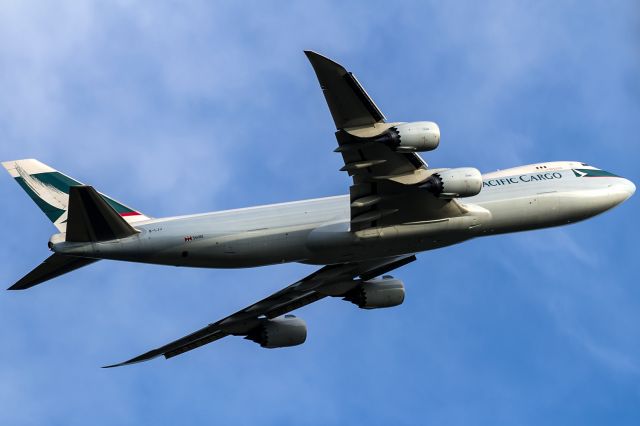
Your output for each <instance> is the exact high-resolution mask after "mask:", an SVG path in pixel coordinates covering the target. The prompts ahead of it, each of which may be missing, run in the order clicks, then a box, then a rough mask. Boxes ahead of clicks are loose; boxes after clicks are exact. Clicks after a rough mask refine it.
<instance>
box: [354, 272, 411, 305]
mask: <svg viewBox="0 0 640 426" xmlns="http://www.w3.org/2000/svg"><path fill="white" fill-rule="evenodd" d="M343 299H344V300H347V301H349V302H351V303H353V304H355V305H358V307H359V308H362V309H377V308H390V307H392V306H398V305H400V304H402V302H404V284H402V281H400V280H397V279H395V278H393V277H391V276H389V275H385V276H384V277H382V278H378V279H375V280H369V281H363V282H361V283H360V284H358V286H357V287H355V288H354V289H352V290H350V291H349V292H348V293H346V294H345V295H344V297H343Z"/></svg>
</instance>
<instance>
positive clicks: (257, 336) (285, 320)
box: [245, 315, 307, 349]
mask: <svg viewBox="0 0 640 426" xmlns="http://www.w3.org/2000/svg"><path fill="white" fill-rule="evenodd" d="M245 339H248V340H252V341H254V342H256V343H257V344H259V345H260V346H262V347H263V348H269V349H273V348H284V347H287V346H297V345H301V344H303V343H304V342H305V340H307V324H306V323H305V322H304V320H303V319H301V318H298V317H296V316H294V315H285V316H284V317H279V318H274V319H271V320H264V321H263V322H262V324H260V325H259V326H258V327H257V328H256V329H254V330H252V331H251V333H249V334H248V335H247V337H245Z"/></svg>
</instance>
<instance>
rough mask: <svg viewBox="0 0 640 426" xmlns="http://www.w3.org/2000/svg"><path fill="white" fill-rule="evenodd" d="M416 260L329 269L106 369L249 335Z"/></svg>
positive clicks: (388, 260)
mask: <svg viewBox="0 0 640 426" xmlns="http://www.w3.org/2000/svg"><path fill="white" fill-rule="evenodd" d="M415 259H416V258H415V256H414V255H409V256H398V257H392V258H386V259H377V260H371V261H365V262H358V263H344V264H337V265H328V266H325V267H323V268H321V269H319V270H318V271H316V272H314V273H313V274H311V275H309V276H307V277H305V278H303V279H301V280H300V281H297V282H295V283H293V284H291V285H289V286H288V287H285V288H284V289H282V290H280V291H278V292H276V293H274V294H272V295H271V296H269V297H267V298H265V299H262V300H260V301H259V302H256V303H254V304H253V305H250V306H247V307H246V308H244V309H241V310H240V311H238V312H236V313H234V314H232V315H229V316H228V317H226V318H223V319H221V320H219V321H217V322H214V323H212V324H209V325H207V326H206V327H204V328H201V329H200V330H198V331H196V332H194V333H191V334H189V335H188V336H185V337H182V338H180V339H178V340H175V341H173V342H171V343H169V344H166V345H164V346H161V347H159V348H156V349H153V350H151V351H149V352H146V353H144V354H142V355H139V356H137V357H135V358H132V359H130V360H128V361H125V362H121V363H118V364H113V365H108V366H105V367H104V368H111V367H119V366H122V365H128V364H134V363H138V362H142V361H148V360H150V359H152V358H156V357H158V356H160V355H163V356H164V357H165V358H166V359H169V358H171V357H174V356H176V355H180V354H183V353H185V352H188V351H190V350H192V349H196V348H199V347H200V346H203V345H206V344H207V343H211V342H214V341H216V340H218V339H221V338H223V337H226V336H229V335H234V336H248V335H249V334H250V333H251V331H253V330H255V329H256V328H257V327H259V326H260V325H261V323H262V321H264V320H265V319H273V318H276V317H279V316H281V315H284V314H286V313H288V312H291V311H293V310H294V309H298V308H301V307H303V306H306V305H308V304H310V303H313V302H315V301H317V300H320V299H323V298H324V297H327V296H341V295H343V294H345V293H346V292H348V291H349V290H351V289H352V288H354V287H355V286H356V285H358V284H359V283H360V282H361V281H365V280H369V279H372V278H375V277H377V276H379V275H382V274H384V273H386V272H389V271H391V270H393V269H396V268H399V267H401V266H403V265H406V264H407V263H410V262H412V261H414V260H415ZM356 277H359V279H356Z"/></svg>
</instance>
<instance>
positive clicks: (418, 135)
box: [365, 121, 440, 152]
mask: <svg viewBox="0 0 640 426" xmlns="http://www.w3.org/2000/svg"><path fill="white" fill-rule="evenodd" d="M365 139H366V138H365ZM370 140H373V141H375V142H380V143H384V144H386V145H388V146H389V147H390V148H392V149H394V150H395V151H399V152H424V151H433V150H434V149H436V148H437V147H438V144H440V128H439V127H438V125H437V124H436V123H434V122H432V121H415V122H412V123H400V124H397V125H395V126H393V127H391V128H389V129H388V130H386V131H385V132H384V133H382V134H381V135H378V136H374V137H373V138H371V139H370Z"/></svg>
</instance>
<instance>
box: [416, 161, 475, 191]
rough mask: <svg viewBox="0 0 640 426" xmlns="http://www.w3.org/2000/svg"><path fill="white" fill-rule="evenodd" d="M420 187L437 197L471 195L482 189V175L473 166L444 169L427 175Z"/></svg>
mask: <svg viewBox="0 0 640 426" xmlns="http://www.w3.org/2000/svg"><path fill="white" fill-rule="evenodd" d="M420 188H424V189H426V190H427V191H429V192H431V193H432V194H433V195H435V196H436V197H439V198H458V197H473V196H474V195H478V194H479V193H480V190H481V189H482V175H481V174H480V172H479V171H478V169H474V168H473V167H461V168H457V169H445V170H441V171H439V172H436V173H434V174H432V175H431V176H429V178H427V180H426V181H425V182H424V183H423V184H422V185H420Z"/></svg>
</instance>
